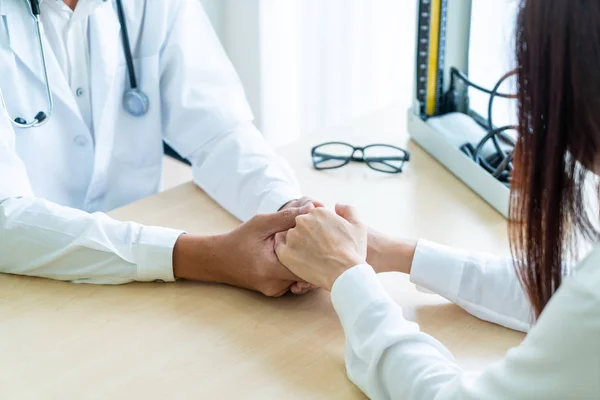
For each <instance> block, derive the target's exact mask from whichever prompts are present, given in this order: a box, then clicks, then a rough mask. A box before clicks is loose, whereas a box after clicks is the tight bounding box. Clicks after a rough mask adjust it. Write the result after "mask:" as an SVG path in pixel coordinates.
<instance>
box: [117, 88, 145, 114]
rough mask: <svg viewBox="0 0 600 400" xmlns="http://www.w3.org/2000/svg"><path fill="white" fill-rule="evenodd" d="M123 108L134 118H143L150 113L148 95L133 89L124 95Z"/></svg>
mask: <svg viewBox="0 0 600 400" xmlns="http://www.w3.org/2000/svg"><path fill="white" fill-rule="evenodd" d="M123 108H124V109H125V111H127V113H129V114H130V115H132V116H134V117H143V116H144V115H146V114H147V113H148V109H149V108H150V100H149V99H148V96H147V95H146V93H144V92H142V91H141V90H140V89H138V88H131V89H127V90H126V91H125V94H123Z"/></svg>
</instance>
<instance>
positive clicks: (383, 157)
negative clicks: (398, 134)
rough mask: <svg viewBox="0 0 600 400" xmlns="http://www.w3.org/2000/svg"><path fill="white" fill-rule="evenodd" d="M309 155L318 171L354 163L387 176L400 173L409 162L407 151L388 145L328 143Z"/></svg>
mask: <svg viewBox="0 0 600 400" xmlns="http://www.w3.org/2000/svg"><path fill="white" fill-rule="evenodd" d="M357 153H358V154H357ZM311 155H312V161H313V166H314V167H315V169H318V170H323V169H334V168H340V167H343V166H344V165H346V164H348V163H349V162H350V161H356V162H364V163H366V164H367V166H368V167H369V168H372V169H374V170H376V171H380V172H386V173H388V174H398V173H400V172H402V167H403V166H404V163H405V162H407V161H409V160H410V154H409V152H408V151H406V150H403V149H401V148H400V147H396V146H391V145H389V144H371V145H369V146H365V147H355V146H352V145H351V144H348V143H343V142H328V143H323V144H320V145H318V146H315V147H313V148H312V150H311Z"/></svg>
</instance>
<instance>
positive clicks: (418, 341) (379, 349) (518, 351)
mask: <svg viewBox="0 0 600 400" xmlns="http://www.w3.org/2000/svg"><path fill="white" fill-rule="evenodd" d="M411 281H412V282H413V283H415V284H417V285H419V286H422V287H424V288H426V289H428V290H430V291H433V292H436V293H438V294H440V295H442V296H444V297H446V298H447V299H448V300H450V301H452V302H454V303H456V304H458V305H459V306H461V307H463V308H464V309H465V310H467V311H468V312H470V313H472V314H473V315H475V316H477V317H479V318H482V319H484V320H487V321H490V322H494V323H498V324H501V325H504V326H507V327H509V328H513V329H518V330H522V331H527V330H529V328H530V327H531V329H530V330H529V333H528V335H527V337H526V338H525V340H524V341H523V343H522V344H521V345H520V346H518V347H516V348H514V349H511V350H509V351H508V353H507V354H506V356H505V358H504V359H502V360H500V361H499V362H497V363H494V364H491V365H489V366H488V367H487V368H485V369H484V370H483V371H477V372H466V371H463V370H462V369H461V368H460V367H459V366H458V364H457V363H456V362H455V360H454V358H453V357H452V354H451V353H450V351H449V350H448V349H447V348H446V347H444V345H443V344H441V343H440V342H438V341H437V340H435V339H434V338H433V337H431V336H429V335H427V334H426V333H423V332H421V331H420V329H419V326H418V325H417V324H416V323H414V322H410V321H408V320H406V319H404V317H403V315H402V308H401V307H400V306H399V305H398V304H396V303H395V302H394V301H393V300H392V299H391V298H390V297H389V296H388V295H387V293H386V292H385V290H384V288H383V286H382V285H381V284H380V282H379V280H378V278H377V275H376V274H375V272H374V271H373V269H372V268H371V267H370V266H369V265H358V266H356V267H354V268H352V269H350V270H348V271H346V272H345V273H344V274H342V276H340V277H339V278H338V280H337V281H336V282H335V284H334V286H333V288H332V292H331V297H332V301H333V305H334V307H335V309H336V311H337V313H338V315H339V317H340V319H341V322H342V325H343V327H344V332H345V334H346V341H347V346H346V366H347V372H348V376H349V378H350V380H352V381H353V382H354V383H355V384H356V385H357V386H359V387H360V388H361V389H362V390H363V391H364V392H365V393H366V394H367V395H368V396H369V397H370V398H372V399H375V400H379V399H405V400H410V399H415V400H427V399H436V400H437V399H502V400H505V399H511V400H512V399H577V400H579V399H596V400H597V399H600V248H596V249H595V250H594V251H593V252H592V253H591V255H590V256H588V258H587V259H586V260H585V261H583V262H582V263H581V264H580V265H579V266H578V268H576V273H575V274H574V275H573V276H570V277H567V278H565V280H564V282H563V284H562V285H561V287H560V289H559V290H558V291H557V293H556V294H555V295H554V296H553V298H552V300H551V301H550V303H549V304H548V305H547V306H546V308H545V310H544V312H543V313H542V315H541V316H540V318H539V319H538V321H537V322H536V323H535V325H533V326H532V317H531V316H532V313H531V311H530V306H529V302H528V300H527V297H526V296H525V294H524V292H523V290H522V288H521V286H520V284H519V282H518V279H517V276H516V274H515V272H514V268H513V266H512V263H511V261H510V259H497V258H491V257H486V256H484V255H472V254H469V253H466V252H460V251H456V250H454V249H450V248H447V247H444V246H439V245H435V244H432V243H429V242H426V241H421V242H419V244H418V246H417V251H416V253H415V258H414V261H413V265H412V270H411Z"/></svg>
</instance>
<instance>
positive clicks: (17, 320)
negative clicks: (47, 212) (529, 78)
mask: <svg viewBox="0 0 600 400" xmlns="http://www.w3.org/2000/svg"><path fill="white" fill-rule="evenodd" d="M403 114H404V112H403V111H402V110H397V109H394V108H392V109H388V110H383V111H381V112H380V113H377V114H374V115H372V116H369V117H366V118H363V119H361V120H359V121H356V122H354V123H352V124H350V125H349V126H347V127H342V128H338V129H332V130H331V132H329V136H330V137H331V138H332V139H343V140H347V141H350V142H354V143H355V144H360V143H361V142H359V140H358V139H356V138H358V137H362V139H361V141H362V142H363V143H364V142H374V141H378V140H380V139H382V140H388V141H391V142H393V143H396V144H399V145H406V141H407V138H406V136H405V134H404V132H405V129H404V122H403V117H402V116H403ZM367 136H368V138H366V137H367ZM313 144H314V141H310V140H308V141H305V142H302V143H300V144H295V145H293V146H289V147H287V148H285V149H282V152H281V153H282V155H283V156H285V157H286V158H288V159H289V161H290V163H291V164H292V165H293V167H294V168H295V170H296V171H297V173H298V177H299V178H300V181H301V182H302V184H303V189H304V192H305V193H306V194H308V195H312V196H314V197H316V198H318V199H320V200H323V201H325V202H326V203H328V204H329V205H333V204H334V203H335V202H336V201H338V200H339V201H343V202H348V203H351V204H354V205H356V206H357V207H358V208H359V209H360V210H361V211H362V214H363V217H364V219H365V220H366V221H367V222H368V223H369V224H371V225H372V226H374V227H376V228H378V229H382V230H385V231H387V232H390V233H393V234H395V235H399V236H407V237H427V238H429V239H432V240H436V241H439V242H442V243H447V244H452V245H456V246H462V247H466V248H471V249H476V250H484V251H492V252H495V253H506V252H507V241H506V233H505V230H506V222H505V220H504V219H503V218H502V217H501V216H500V215H499V214H497V213H496V212H495V211H494V210H493V209H492V208H490V207H489V206H488V205H487V204H485V203H484V202H483V201H482V200H481V199H479V198H478V197H477V196H476V195H475V194H473V193H472V192H471V191H469V190H468V189H467V188H466V187H465V186H463V185H462V184H460V183H459V182H458V181H457V180H456V179H455V178H454V177H453V176H452V175H451V174H450V173H448V172H447V171H446V170H444V169H443V168H442V167H441V166H440V165H438V164H437V163H436V162H435V161H433V160H432V159H431V158H430V157H429V156H428V155H426V154H425V153H424V152H423V151H421V150H420V149H419V148H418V147H416V146H415V145H413V144H410V143H409V144H408V147H409V148H410V150H411V151H412V156H413V157H412V161H411V162H410V164H409V166H408V167H407V169H406V171H405V172H404V173H403V174H401V175H398V176H388V175H386V174H382V173H377V172H375V171H371V170H370V169H368V168H367V167H366V166H364V165H349V166H347V167H345V168H342V169H339V170H335V171H330V172H317V171H314V170H312V169H311V164H310V157H309V149H310V147H311V145H313ZM112 216H114V217H116V218H119V219H123V220H125V219H128V220H135V221H139V222H142V223H147V224H156V225H165V226H171V227H177V228H181V229H185V230H187V231H189V232H194V233H206V234H209V233H217V232H223V231H227V230H229V229H231V228H233V227H234V226H235V225H236V224H237V222H236V221H235V220H234V218H232V217H231V216H229V215H228V214H227V213H226V212H225V211H223V210H222V209H220V208H219V207H218V206H217V205H216V204H215V203H214V202H213V201H212V200H210V199H209V198H207V196H206V195H205V194H204V193H203V192H202V191H201V190H200V189H198V188H196V187H194V186H193V185H191V184H187V185H184V186H181V187H178V188H175V189H173V190H170V191H168V192H164V193H161V194H158V195H156V196H153V197H151V198H148V199H145V200H142V201H140V202H137V203H135V204H132V205H129V206H127V207H124V208H122V209H119V210H116V211H114V212H113V213H112ZM382 280H383V281H384V284H385V285H386V287H387V288H388V289H389V291H390V292H391V293H392V295H393V297H394V298H395V299H396V300H397V301H398V302H399V303H400V304H401V305H402V306H403V307H404V312H405V315H406V316H407V318H409V319H411V320H415V321H418V322H419V323H420V324H421V327H422V329H423V330H424V331H425V332H428V333H430V334H432V335H433V336H435V337H436V338H438V339H439V340H440V341H441V342H442V343H444V344H446V345H447V346H448V347H449V348H450V350H451V351H452V352H453V353H454V354H455V355H456V357H457V359H458V361H459V362H460V364H461V365H463V366H464V367H466V368H478V367H480V366H482V365H485V364H487V363H488V362H491V361H494V360H497V359H499V358H500V357H501V356H502V355H503V354H504V352H505V351H506V350H507V349H508V348H509V347H512V346H515V345H517V344H518V343H519V342H520V340H521V339H522V335H521V334H518V333H516V332H512V331H509V330H507V329H503V328H501V327H498V326H495V325H492V324H488V323H485V322H482V321H479V320H477V319H476V318H474V317H471V316H469V315H468V314H466V313H465V312H463V311H462V310H460V309H459V308H458V307H456V306H454V305H451V304H449V303H448V302H446V301H445V300H444V299H442V298H440V297H438V296H436V295H428V294H423V293H420V292H418V291H416V290H415V288H414V286H413V285H412V284H410V283H409V282H408V280H407V277H405V276H401V275H399V274H387V275H385V276H382ZM343 355H344V339H343V333H342V330H341V327H340V324H339V322H338V319H337V317H336V315H335V314H334V312H333V309H332V307H331V304H330V301H329V299H328V294H327V293H326V292H324V291H321V290H319V291H315V292H313V293H310V294H308V295H306V296H303V297H295V296H292V295H289V296H285V297H283V298H280V299H268V298H265V297H263V296H261V295H258V294H256V293H252V292H249V291H245V290H240V289H236V288H232V287H226V286H222V285H211V284H201V283H193V282H179V283H176V284H158V283H150V284H130V285H125V286H118V287H107V286H104V287H102V286H88V285H75V284H69V283H62V282H52V281H49V280H44V279H34V278H24V277H15V276H8V275H0V398H2V399H15V398H34V399H69V398H76V399H84V398H85V399H87V398H90V399H91V398H110V399H121V398H136V399H137V398H156V399H158V398H160V399H162V398H177V399H184V398H185V399H261V400H262V399H325V398H326V399H361V398H364V397H363V395H362V394H361V393H360V391H359V390H357V389H356V388H355V387H354V386H353V385H352V384H351V383H350V382H349V381H348V380H347V379H346V375H345V369H344V364H343ZM398 373H401V371H398Z"/></svg>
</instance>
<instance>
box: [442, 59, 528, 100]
mask: <svg viewBox="0 0 600 400" xmlns="http://www.w3.org/2000/svg"><path fill="white" fill-rule="evenodd" d="M455 77H458V78H460V80H461V81H463V82H465V83H466V84H467V85H468V86H471V87H472V88H473V89H477V90H479V91H480V92H483V93H485V94H490V95H491V94H492V91H491V90H489V89H486V88H484V87H483V86H479V85H478V84H476V83H475V82H472V81H470V80H469V78H468V77H467V76H466V75H465V74H463V73H462V72H461V71H459V70H458V69H456V68H455V67H452V68H450V85H451V86H452V84H453V83H454V78H455ZM495 96H496V97H502V98H504V99H514V98H516V96H515V95H514V94H506V93H498V92H497V93H496V95H495Z"/></svg>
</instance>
